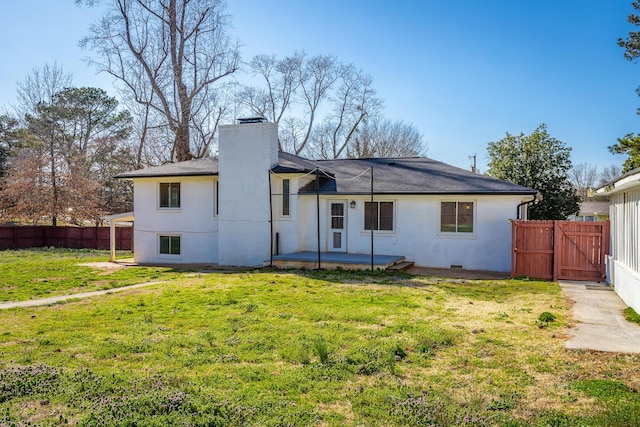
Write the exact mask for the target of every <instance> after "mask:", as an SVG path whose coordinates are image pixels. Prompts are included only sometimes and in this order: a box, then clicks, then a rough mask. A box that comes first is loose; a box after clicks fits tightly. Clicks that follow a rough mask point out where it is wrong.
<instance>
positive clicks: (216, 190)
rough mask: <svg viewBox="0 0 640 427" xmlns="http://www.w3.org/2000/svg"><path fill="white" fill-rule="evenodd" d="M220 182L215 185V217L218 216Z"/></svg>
mask: <svg viewBox="0 0 640 427" xmlns="http://www.w3.org/2000/svg"><path fill="white" fill-rule="evenodd" d="M218 182H219V181H215V182H214V183H213V216H218V200H219V197H218V194H219V189H218Z"/></svg>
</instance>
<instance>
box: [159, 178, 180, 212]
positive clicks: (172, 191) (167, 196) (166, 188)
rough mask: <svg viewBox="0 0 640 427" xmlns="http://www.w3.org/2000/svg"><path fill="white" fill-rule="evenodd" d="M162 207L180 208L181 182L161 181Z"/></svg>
mask: <svg viewBox="0 0 640 427" xmlns="http://www.w3.org/2000/svg"><path fill="white" fill-rule="evenodd" d="M160 207H161V208H179V207H180V183H179V182H163V183H160Z"/></svg>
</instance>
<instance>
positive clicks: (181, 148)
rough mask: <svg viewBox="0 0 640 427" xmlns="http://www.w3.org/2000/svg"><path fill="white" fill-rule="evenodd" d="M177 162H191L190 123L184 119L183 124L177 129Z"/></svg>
mask: <svg viewBox="0 0 640 427" xmlns="http://www.w3.org/2000/svg"><path fill="white" fill-rule="evenodd" d="M174 147H175V153H176V161H178V162H183V161H185V160H191V158H192V155H191V150H190V147H189V121H188V120H185V119H184V118H183V119H182V122H181V123H180V125H179V126H178V128H177V129H176V140H175V143H174Z"/></svg>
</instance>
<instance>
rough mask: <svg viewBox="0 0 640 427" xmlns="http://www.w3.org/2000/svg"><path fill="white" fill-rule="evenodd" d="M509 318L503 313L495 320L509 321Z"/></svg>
mask: <svg viewBox="0 0 640 427" xmlns="http://www.w3.org/2000/svg"><path fill="white" fill-rule="evenodd" d="M508 318H509V315H508V314H507V313H504V312H502V311H501V312H499V313H498V314H497V315H496V317H495V320H507V319H508Z"/></svg>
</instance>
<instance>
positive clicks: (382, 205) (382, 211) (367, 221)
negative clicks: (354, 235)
mask: <svg viewBox="0 0 640 427" xmlns="http://www.w3.org/2000/svg"><path fill="white" fill-rule="evenodd" d="M364 229H365V230H380V231H393V202H365V203H364Z"/></svg>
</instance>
